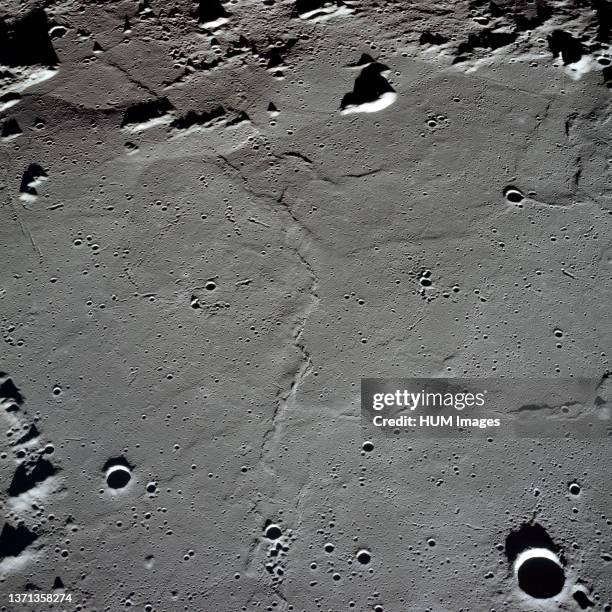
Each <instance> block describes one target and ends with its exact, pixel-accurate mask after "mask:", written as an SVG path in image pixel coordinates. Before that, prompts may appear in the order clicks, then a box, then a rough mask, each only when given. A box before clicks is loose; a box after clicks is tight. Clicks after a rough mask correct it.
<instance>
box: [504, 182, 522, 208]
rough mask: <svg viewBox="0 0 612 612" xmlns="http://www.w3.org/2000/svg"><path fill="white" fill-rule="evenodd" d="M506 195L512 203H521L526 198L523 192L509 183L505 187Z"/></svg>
mask: <svg viewBox="0 0 612 612" xmlns="http://www.w3.org/2000/svg"><path fill="white" fill-rule="evenodd" d="M504 197H505V198H506V200H507V201H508V202H510V203H511V204H520V203H521V202H522V201H523V200H524V199H525V195H524V194H523V192H522V191H521V190H520V189H518V188H516V187H514V186H512V185H508V186H507V187H506V188H505V189H504Z"/></svg>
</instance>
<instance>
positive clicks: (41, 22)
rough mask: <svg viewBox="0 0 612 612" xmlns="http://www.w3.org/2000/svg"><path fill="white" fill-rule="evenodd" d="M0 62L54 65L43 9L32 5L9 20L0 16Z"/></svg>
mask: <svg viewBox="0 0 612 612" xmlns="http://www.w3.org/2000/svg"><path fill="white" fill-rule="evenodd" d="M0 64H4V65H5V66H11V67H14V66H49V67H53V66H57V64H59V59H58V57H57V54H56V53H55V49H54V48H53V45H52V44H51V38H50V37H49V24H48V22H47V15H46V14H45V11H43V10H42V9H40V8H36V9H34V10H32V11H30V12H29V13H26V14H25V15H24V16H23V17H20V18H15V19H14V20H12V21H6V20H4V19H0Z"/></svg>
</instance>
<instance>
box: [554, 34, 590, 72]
mask: <svg viewBox="0 0 612 612" xmlns="http://www.w3.org/2000/svg"><path fill="white" fill-rule="evenodd" d="M547 40H548V48H549V49H550V52H551V53H552V54H553V56H554V57H559V55H560V56H561V59H562V60H563V63H564V64H565V65H567V64H573V63H574V62H577V61H578V60H580V58H581V57H582V56H583V54H584V52H585V49H584V46H583V45H582V43H581V42H580V41H579V40H577V39H576V38H574V37H573V36H572V35H571V34H570V33H569V32H566V31H565V30H553V32H552V33H551V34H549V35H548V37H547Z"/></svg>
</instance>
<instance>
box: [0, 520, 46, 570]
mask: <svg viewBox="0 0 612 612" xmlns="http://www.w3.org/2000/svg"><path fill="white" fill-rule="evenodd" d="M37 538H38V536H37V535H36V534H35V533H33V532H32V531H30V530H29V529H28V528H27V527H25V526H24V525H17V527H13V526H12V525H9V524H8V523H4V527H3V528H2V532H0V561H1V560H3V559H6V558H7V557H18V556H19V555H20V554H21V553H22V552H23V551H24V550H25V549H26V548H27V547H28V546H29V545H30V544H32V542H34V541H35V540H36V539H37Z"/></svg>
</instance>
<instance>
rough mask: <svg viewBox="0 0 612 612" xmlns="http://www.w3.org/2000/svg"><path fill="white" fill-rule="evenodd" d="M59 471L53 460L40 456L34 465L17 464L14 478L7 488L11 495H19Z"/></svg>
mask: <svg viewBox="0 0 612 612" xmlns="http://www.w3.org/2000/svg"><path fill="white" fill-rule="evenodd" d="M57 472H58V469H57V468H56V467H54V466H53V465H52V464H51V462H49V461H47V460H46V459H43V458H42V457H39V458H38V459H37V460H36V462H35V463H34V465H33V466H31V467H29V466H27V465H26V464H25V463H22V464H21V465H19V466H17V469H16V470H15V474H14V475H13V480H12V482H11V484H10V486H9V488H8V490H7V493H8V494H9V495H10V496H11V497H17V496H18V495H21V494H22V493H27V492H28V491H30V490H32V489H33V488H34V487H35V486H36V485H38V484H40V483H41V482H44V481H45V480H47V478H50V477H51V476H53V475H54V474H56V473H57Z"/></svg>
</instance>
